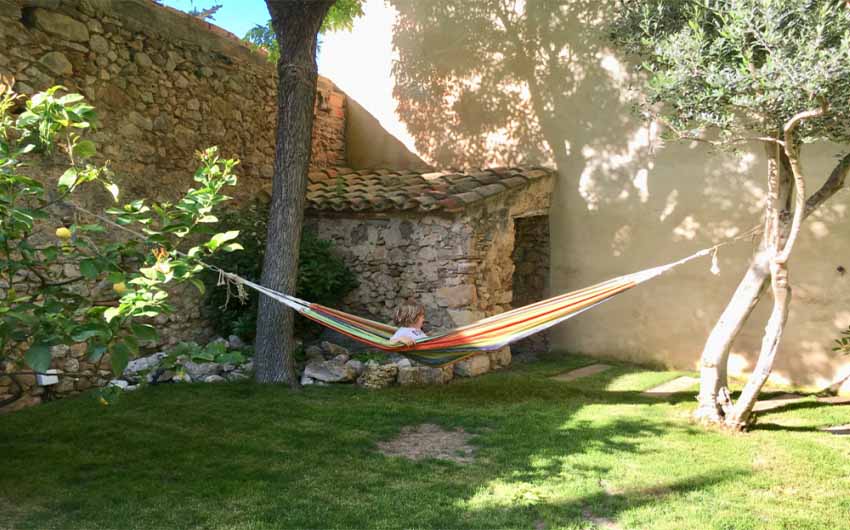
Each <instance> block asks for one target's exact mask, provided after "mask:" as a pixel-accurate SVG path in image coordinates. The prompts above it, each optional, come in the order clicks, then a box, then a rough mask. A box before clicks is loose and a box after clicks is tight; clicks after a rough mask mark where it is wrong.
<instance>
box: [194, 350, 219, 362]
mask: <svg viewBox="0 0 850 530" xmlns="http://www.w3.org/2000/svg"><path fill="white" fill-rule="evenodd" d="M192 360H193V361H206V362H210V363H211V362H213V361H214V360H215V355H214V354H212V353H209V352H206V351H202V352H196V353H194V354H192Z"/></svg>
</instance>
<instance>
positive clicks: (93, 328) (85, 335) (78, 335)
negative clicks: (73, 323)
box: [71, 323, 112, 342]
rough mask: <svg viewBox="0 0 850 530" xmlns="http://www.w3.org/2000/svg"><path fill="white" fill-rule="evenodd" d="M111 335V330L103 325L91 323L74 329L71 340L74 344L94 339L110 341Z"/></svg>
mask: <svg viewBox="0 0 850 530" xmlns="http://www.w3.org/2000/svg"><path fill="white" fill-rule="evenodd" d="M111 334H112V333H111V332H110V331H109V328H107V327H105V326H103V325H102V324H100V323H91V324H84V325H82V326H78V327H76V328H74V330H73V331H72V332H71V338H72V339H73V340H74V342H83V341H85V340H88V339H90V338H92V337H101V338H104V339H107V340H108V339H109V337H110V335H111Z"/></svg>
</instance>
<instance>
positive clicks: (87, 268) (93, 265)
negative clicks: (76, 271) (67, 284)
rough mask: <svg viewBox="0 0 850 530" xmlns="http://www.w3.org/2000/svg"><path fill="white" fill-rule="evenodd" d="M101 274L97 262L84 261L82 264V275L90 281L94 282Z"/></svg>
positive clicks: (91, 260)
mask: <svg viewBox="0 0 850 530" xmlns="http://www.w3.org/2000/svg"><path fill="white" fill-rule="evenodd" d="M99 273H100V268H99V267H98V264H97V261H96V260H93V259H84V260H82V261H81V262H80V274H82V275H83V277H85V278H86V279H88V280H94V279H95V278H97V275H98V274H99Z"/></svg>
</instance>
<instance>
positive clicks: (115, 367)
mask: <svg viewBox="0 0 850 530" xmlns="http://www.w3.org/2000/svg"><path fill="white" fill-rule="evenodd" d="M110 352H111V354H112V355H111V356H110V357H111V358H110V360H111V361H112V373H113V374H115V375H116V376H118V375H121V374H123V373H124V369H125V368H127V364H128V363H129V362H130V347H129V346H127V344H126V343H124V342H116V343H115V344H113V345H112V348H111V349H110Z"/></svg>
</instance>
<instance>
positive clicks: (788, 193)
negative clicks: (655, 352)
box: [694, 127, 850, 430]
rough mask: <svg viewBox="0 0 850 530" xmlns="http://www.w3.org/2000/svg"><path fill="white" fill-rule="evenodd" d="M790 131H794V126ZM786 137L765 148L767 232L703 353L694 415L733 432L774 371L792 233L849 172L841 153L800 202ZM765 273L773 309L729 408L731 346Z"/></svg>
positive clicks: (849, 160)
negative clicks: (794, 220) (779, 147)
mask: <svg viewBox="0 0 850 530" xmlns="http://www.w3.org/2000/svg"><path fill="white" fill-rule="evenodd" d="M790 132H791V133H793V127H791V129H790ZM790 136H791V135H790V134H789V131H788V130H786V145H785V148H784V150H782V151H780V152H779V153H777V152H776V151H777V149H776V147H774V146H768V147H767V154H768V160H769V163H768V187H769V203H768V208H767V216H766V218H765V233H764V236H763V239H762V241H761V243H760V245H759V248H758V251H757V252H756V254H755V256H754V257H753V260H752V261H751V263H750V267H749V268H748V270H747V273H746V274H745V276H744V279H743V280H742V281H741V283H740V284H739V285H738V288H737V290H736V291H735V294H734V295H733V296H732V299H731V300H730V302H729V305H728V306H727V307H726V309H725V310H724V312H723V314H722V315H721V317H720V319H719V321H718V323H717V324H716V325H715V327H714V329H712V331H711V334H710V335H709V338H708V340H707V341H706V345H705V348H704V350H703V354H702V361H701V373H700V394H699V406H698V408H697V410H696V411H695V413H694V417H695V418H696V419H698V420H700V421H703V422H706V423H718V424H725V425H726V426H727V427H730V428H732V429H735V430H742V429H744V428H746V426H747V425H748V424H749V423H750V422H751V419H752V418H751V414H752V409H753V406H754V405H755V402H756V398H757V397H758V392H759V391H760V390H761V388H762V386H763V385H764V383H765V382H766V381H767V378H768V376H769V375H770V372H771V370H772V367H773V362H774V360H775V358H776V352H777V350H778V346H779V342H780V340H781V337H782V333H783V331H784V326H785V322H786V320H787V317H788V309H789V306H790V302H791V288H790V286H789V284H788V271H787V267H786V264H785V262H786V260H787V257H788V255H789V254H790V250H791V245H793V238H791V237H790V236H791V233H792V231H793V230H794V229H795V228H796V230H798V231H799V226H800V222H801V221H802V220H805V219H806V218H807V217H808V216H809V215H810V214H811V213H812V212H814V211H815V210H816V209H817V208H818V207H819V206H820V205H821V204H823V203H824V202H826V201H827V200H828V199H829V198H830V197H832V196H833V195H835V193H837V192H838V191H839V190H840V189H841V188H842V187H843V186H844V183H845V181H846V178H847V173H848V172H850V155H845V156H844V157H843V158H842V159H841V161H839V163H838V164H837V165H836V166H835V168H834V169H833V170H832V172H831V173H830V175H829V178H828V179H827V180H826V182H824V184H823V185H822V186H821V188H820V189H819V190H818V191H817V192H815V193H814V194H812V195H811V196H810V197H809V198H808V199H805V200H803V196H804V191H805V189H804V188H803V187H802V185H801V184H802V179H803V175H802V168H801V167H800V161H799V152H798V151H797V150H796V149H797V148H795V147H794V146H793V145H792V144H791V138H790ZM789 151H790V152H789ZM792 183H795V184H796V188H797V193H796V194H794V193H792V186H791V184H792ZM792 198H793V199H794V203H795V205H794V207H793V208H794V212H795V213H797V215H799V219H798V221H797V223H791V222H789V217H790V215H789V212H790V211H791V209H792ZM795 224H796V227H795V226H794V225H795ZM789 240H790V244H789ZM783 243H784V246H783ZM777 255H780V256H779V259H778V260H775V258H776V256H777ZM777 261H778V262H777ZM768 277H770V278H771V280H772V281H771V286H772V293H773V298H774V307H773V311H772V312H771V316H770V318H769V320H768V324H767V326H766V328H765V334H764V338H763V341H762V347H761V350H760V353H759V358H758V361H757V363H756V367H755V370H754V372H753V375H752V376H751V377H750V379H749V380H748V382H747V385H746V386H745V388H744V390H743V392H742V393H741V396H740V398H739V399H738V402H737V403H736V404H735V405H734V406H733V405H732V402H731V399H730V397H729V395H730V394H729V390H728V386H727V380H726V367H727V364H728V356H729V350H730V348H731V346H732V343H733V342H734V340H735V338H736V337H737V335H738V333H739V332H740V330H741V328H742V327H743V325H744V323H745V322H746V320H747V318H748V317H749V315H750V314H751V312H752V310H753V308H754V307H755V306H756V305H757V304H758V301H759V298H760V297H761V294H762V293H763V292H764V287H765V285H766V283H767V278H768Z"/></svg>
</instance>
